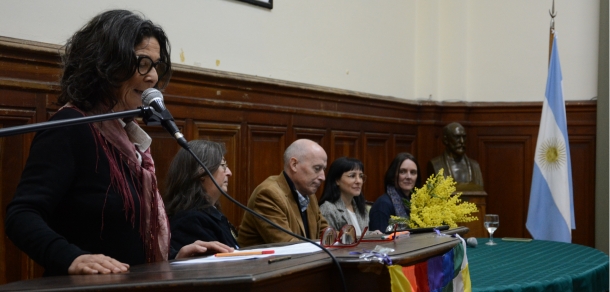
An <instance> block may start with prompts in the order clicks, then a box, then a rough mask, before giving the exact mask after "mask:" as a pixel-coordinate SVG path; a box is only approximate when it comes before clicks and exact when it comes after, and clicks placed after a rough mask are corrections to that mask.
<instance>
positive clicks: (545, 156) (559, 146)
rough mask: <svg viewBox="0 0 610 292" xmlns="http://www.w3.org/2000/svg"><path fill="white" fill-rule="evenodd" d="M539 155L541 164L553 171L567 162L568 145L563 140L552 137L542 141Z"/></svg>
mask: <svg viewBox="0 0 610 292" xmlns="http://www.w3.org/2000/svg"><path fill="white" fill-rule="evenodd" d="M537 155H538V162H539V164H540V166H541V167H542V168H544V169H546V170H548V171H553V170H556V169H559V168H560V167H561V166H562V165H563V164H564V163H565V162H566V147H565V145H564V144H563V143H562V141H561V140H559V139H557V138H550V139H548V140H546V141H544V142H543V143H542V145H541V147H540V150H539V152H538V154H537Z"/></svg>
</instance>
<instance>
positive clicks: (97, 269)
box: [68, 254, 129, 275]
mask: <svg viewBox="0 0 610 292" xmlns="http://www.w3.org/2000/svg"><path fill="white" fill-rule="evenodd" d="M127 271H129V265H128V264H124V263H121V262H119V261H117V260H115V259H113V258H111V257H109V256H105V255H103V254H84V255H81V256H79V257H77V258H76V259H74V261H73V262H72V264H71V265H70V267H69V268H68V274H70V275H91V274H110V273H124V272H127Z"/></svg>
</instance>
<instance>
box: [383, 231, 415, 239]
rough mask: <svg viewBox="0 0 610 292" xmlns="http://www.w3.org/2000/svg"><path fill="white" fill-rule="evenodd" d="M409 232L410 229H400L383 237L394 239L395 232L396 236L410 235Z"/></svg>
mask: <svg viewBox="0 0 610 292" xmlns="http://www.w3.org/2000/svg"><path fill="white" fill-rule="evenodd" d="M409 233H410V232H409V231H400V232H396V233H392V234H388V235H384V236H382V237H381V239H394V234H396V238H400V237H402V236H405V235H409Z"/></svg>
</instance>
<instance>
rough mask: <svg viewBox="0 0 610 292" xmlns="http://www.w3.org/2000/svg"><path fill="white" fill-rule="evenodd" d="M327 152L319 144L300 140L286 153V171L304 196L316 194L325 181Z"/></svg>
mask: <svg viewBox="0 0 610 292" xmlns="http://www.w3.org/2000/svg"><path fill="white" fill-rule="evenodd" d="M326 160H327V156H326V151H324V148H322V147H321V146H320V145H318V143H316V142H314V141H311V140H308V139H299V140H296V141H294V142H293V143H292V144H290V146H288V148H286V151H284V171H285V172H286V174H287V175H288V177H290V179H291V180H292V182H293V183H294V185H295V187H296V189H297V191H299V193H301V194H302V195H304V196H308V195H313V194H315V193H316V191H317V190H318V188H319V187H320V185H321V184H322V182H323V181H324V179H325V176H324V170H325V169H326Z"/></svg>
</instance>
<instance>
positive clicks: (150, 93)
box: [142, 88, 163, 106]
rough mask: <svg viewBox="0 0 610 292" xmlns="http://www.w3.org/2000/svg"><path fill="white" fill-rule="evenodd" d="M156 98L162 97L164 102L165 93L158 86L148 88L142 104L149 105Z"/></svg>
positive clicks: (143, 95)
mask: <svg viewBox="0 0 610 292" xmlns="http://www.w3.org/2000/svg"><path fill="white" fill-rule="evenodd" d="M155 98H158V99H160V100H161V103H163V94H161V92H160V91H159V90H158V89H156V88H148V89H146V90H144V92H143V93H142V104H144V105H145V106H149V105H150V103H151V102H152V101H153V99H155Z"/></svg>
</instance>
